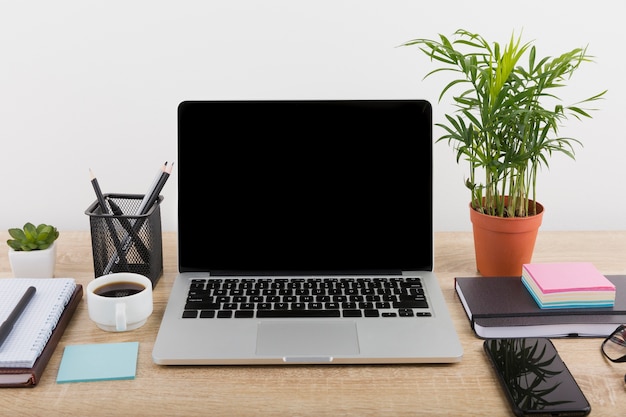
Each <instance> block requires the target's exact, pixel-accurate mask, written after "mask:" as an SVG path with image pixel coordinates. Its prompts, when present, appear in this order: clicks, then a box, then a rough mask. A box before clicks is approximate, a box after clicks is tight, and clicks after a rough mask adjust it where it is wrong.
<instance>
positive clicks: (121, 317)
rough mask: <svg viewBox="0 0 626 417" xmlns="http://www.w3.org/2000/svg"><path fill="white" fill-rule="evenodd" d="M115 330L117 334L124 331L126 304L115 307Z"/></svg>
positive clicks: (118, 304)
mask: <svg viewBox="0 0 626 417" xmlns="http://www.w3.org/2000/svg"><path fill="white" fill-rule="evenodd" d="M115 329H116V330H117V331H118V332H123V331H126V304H124V303H117V304H116V305H115Z"/></svg>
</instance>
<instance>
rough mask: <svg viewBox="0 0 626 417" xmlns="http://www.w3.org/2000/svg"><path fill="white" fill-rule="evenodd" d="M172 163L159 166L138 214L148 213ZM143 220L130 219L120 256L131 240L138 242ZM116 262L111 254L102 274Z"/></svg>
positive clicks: (168, 174)
mask: <svg viewBox="0 0 626 417" xmlns="http://www.w3.org/2000/svg"><path fill="white" fill-rule="evenodd" d="M173 165H174V164H173V163H172V164H170V165H168V164H167V161H166V162H165V163H164V164H163V166H162V167H161V169H159V171H158V172H157V176H156V177H155V178H154V181H153V182H152V184H151V186H150V189H149V190H148V192H147V193H146V194H145V195H144V197H143V199H142V201H141V203H140V206H139V209H138V210H137V214H138V215H144V214H146V213H148V211H149V210H150V208H151V207H152V206H153V205H154V203H155V201H156V200H157V199H158V197H159V193H160V192H161V190H162V189H163V186H164V185H165V182H166V181H167V179H168V178H169V176H170V173H171V172H172V167H173ZM145 220H146V218H141V219H133V220H130V223H131V224H132V228H131V230H128V229H127V231H126V234H125V236H124V238H123V239H122V242H121V245H120V256H121V255H123V254H126V253H127V252H128V251H129V250H130V248H131V247H132V245H133V241H135V242H139V241H138V238H139V236H138V233H139V230H140V229H141V227H142V226H143V223H144V222H145ZM139 243H142V244H143V242H139ZM144 246H145V245H144ZM118 262H119V256H115V255H113V256H112V257H111V258H110V259H109V262H108V264H107V265H106V267H105V268H104V274H108V273H110V272H111V270H112V268H113V266H114V265H115V264H116V263H118Z"/></svg>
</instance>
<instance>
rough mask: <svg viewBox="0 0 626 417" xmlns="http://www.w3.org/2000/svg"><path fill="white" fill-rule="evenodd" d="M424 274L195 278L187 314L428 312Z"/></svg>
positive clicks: (261, 315)
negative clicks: (412, 275)
mask: <svg viewBox="0 0 626 417" xmlns="http://www.w3.org/2000/svg"><path fill="white" fill-rule="evenodd" d="M430 315H431V313H430V311H429V310H428V300H427V299H426V294H425V293H424V289H423V287H422V282H421V280H420V278H416V277H397V276H395V277H379V276H376V277H365V278H363V277H359V278H346V277H338V278H296V277H288V278H254V279H252V278H207V279H193V280H191V282H190V286H189V291H188V294H187V301H186V303H185V309H184V312H183V314H182V317H183V318H289V317H416V316H417V317H429V316H430Z"/></svg>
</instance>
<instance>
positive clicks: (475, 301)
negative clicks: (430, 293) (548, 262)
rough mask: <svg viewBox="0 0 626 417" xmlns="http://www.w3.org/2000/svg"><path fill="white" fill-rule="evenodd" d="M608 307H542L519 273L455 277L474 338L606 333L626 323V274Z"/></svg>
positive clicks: (611, 277) (619, 278) (615, 279)
mask: <svg viewBox="0 0 626 417" xmlns="http://www.w3.org/2000/svg"><path fill="white" fill-rule="evenodd" d="M607 278H608V279H609V280H610V281H611V282H612V283H613V284H615V288H616V296H615V305H614V306H613V307H602V308H568V309H541V308H540V307H539V306H538V305H537V303H536V302H535V300H534V299H533V298H532V296H531V295H530V293H529V292H528V290H527V289H526V287H524V284H523V283H522V280H521V277H457V278H455V283H456V285H455V287H456V293H457V295H458V297H459V300H460V301H461V304H463V308H464V309H465V313H466V314H467V317H468V319H469V321H470V325H471V326H472V329H473V330H474V332H475V333H476V335H477V336H478V337H481V338H494V337H568V336H587V337H606V336H608V335H609V334H611V333H612V332H613V330H615V328H616V327H617V326H619V325H620V324H622V323H625V322H626V275H607Z"/></svg>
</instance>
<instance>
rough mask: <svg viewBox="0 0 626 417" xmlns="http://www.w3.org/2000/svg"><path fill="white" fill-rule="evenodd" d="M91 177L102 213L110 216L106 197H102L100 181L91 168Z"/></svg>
mask: <svg viewBox="0 0 626 417" xmlns="http://www.w3.org/2000/svg"><path fill="white" fill-rule="evenodd" d="M89 175H90V177H91V185H92V186H93V190H94V191H95V192H96V198H97V199H98V205H99V206H100V212H101V213H102V214H109V210H108V208H107V206H106V204H105V202H104V196H103V195H102V190H101V189H100V184H99V183H98V179H97V178H96V176H95V175H94V173H93V171H92V170H91V168H89Z"/></svg>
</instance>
